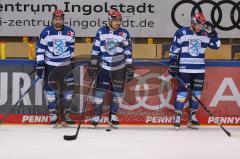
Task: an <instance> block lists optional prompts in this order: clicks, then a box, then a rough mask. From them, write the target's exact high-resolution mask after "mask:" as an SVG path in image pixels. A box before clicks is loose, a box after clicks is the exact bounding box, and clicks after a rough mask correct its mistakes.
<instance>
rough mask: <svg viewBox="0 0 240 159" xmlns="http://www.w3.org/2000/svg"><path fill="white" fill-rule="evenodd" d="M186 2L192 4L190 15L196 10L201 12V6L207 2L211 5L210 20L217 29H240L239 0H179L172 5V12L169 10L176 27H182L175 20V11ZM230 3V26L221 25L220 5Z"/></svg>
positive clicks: (221, 11)
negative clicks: (237, 0) (196, 0)
mask: <svg viewBox="0 0 240 159" xmlns="http://www.w3.org/2000/svg"><path fill="white" fill-rule="evenodd" d="M186 4H190V5H193V7H192V10H191V15H192V14H193V13H195V12H196V11H198V12H202V8H201V6H202V5H203V4H209V5H211V6H212V8H211V14H210V17H211V22H212V23H213V25H214V26H215V27H216V28H218V29H219V30H223V31H229V30H233V29H240V25H239V23H240V16H239V15H240V7H239V5H240V1H239V2H234V1H231V0H221V1H218V2H215V1H212V0H201V1H199V2H195V1H192V0H182V1H179V2H178V3H176V4H175V5H174V7H173V8H172V12H171V18H172V22H173V23H174V25H175V26H176V27H178V28H180V27H182V26H181V25H180V24H179V23H178V21H177V20H176V18H175V17H176V16H175V14H176V11H177V9H178V8H179V7H180V6H182V5H186ZM226 4H228V5H231V6H232V7H231V11H230V20H231V22H232V24H231V25H230V26H222V25H221V22H222V19H223V10H222V7H223V6H224V5H226ZM235 12H237V15H238V16H237V18H236V17H234V15H235V14H236V13H235Z"/></svg>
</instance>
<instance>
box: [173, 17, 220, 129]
mask: <svg viewBox="0 0 240 159" xmlns="http://www.w3.org/2000/svg"><path fill="white" fill-rule="evenodd" d="M220 45H221V42H220V40H219V38H218V36H217V32H216V31H215V29H214V27H213V25H212V24H211V23H210V22H207V21H206V20H205V17H204V15H203V14H202V13H194V14H193V15H192V17H191V26H190V27H182V28H180V29H178V30H177V31H176V33H175V36H174V39H173V42H172V45H171V47H170V62H169V67H170V73H171V74H172V76H173V77H174V76H176V75H178V77H180V78H181V79H182V80H183V81H184V82H185V83H186V85H187V86H188V87H189V88H190V90H191V91H192V92H193V93H194V94H195V95H196V96H197V97H198V98H200V96H201V94H202V90H203V85H204V75H205V60H204V57H205V50H206V48H207V47H209V48H211V49H218V48H219V47H220ZM187 98H188V91H187V90H186V89H185V87H184V86H183V85H181V83H180V82H178V89H177V97H176V100H175V103H174V107H175V121H174V126H175V128H176V129H178V128H179V127H180V122H181V117H182V110H183V107H184V104H185V101H186V99H187ZM198 105H199V103H198V102H197V100H195V99H194V97H192V96H191V95H190V99H189V106H190V107H189V123H188V125H187V126H188V127H190V128H194V129H195V128H198V126H199V121H198V119H197V118H196V113H197V110H198Z"/></svg>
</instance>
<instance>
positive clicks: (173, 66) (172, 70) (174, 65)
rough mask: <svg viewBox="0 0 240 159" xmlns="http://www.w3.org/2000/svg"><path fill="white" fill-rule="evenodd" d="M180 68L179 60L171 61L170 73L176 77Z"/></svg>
mask: <svg viewBox="0 0 240 159" xmlns="http://www.w3.org/2000/svg"><path fill="white" fill-rule="evenodd" d="M178 69H179V66H178V62H177V61H173V62H170V64H169V71H168V72H169V73H170V74H171V75H172V76H173V77H175V76H176V75H177V73H178Z"/></svg>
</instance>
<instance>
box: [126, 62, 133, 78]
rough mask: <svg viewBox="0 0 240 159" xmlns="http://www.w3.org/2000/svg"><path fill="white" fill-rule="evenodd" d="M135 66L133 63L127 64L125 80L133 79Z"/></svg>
mask: <svg viewBox="0 0 240 159" xmlns="http://www.w3.org/2000/svg"><path fill="white" fill-rule="evenodd" d="M134 70H135V68H134V66H133V65H132V64H128V65H126V74H125V81H126V82H129V81H131V80H132V79H133V77H134Z"/></svg>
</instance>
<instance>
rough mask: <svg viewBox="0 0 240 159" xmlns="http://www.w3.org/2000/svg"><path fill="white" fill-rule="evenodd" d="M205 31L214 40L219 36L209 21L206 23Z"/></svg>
mask: <svg viewBox="0 0 240 159" xmlns="http://www.w3.org/2000/svg"><path fill="white" fill-rule="evenodd" d="M204 30H205V32H207V33H208V36H209V37H210V38H213V37H215V36H217V34H218V33H217V32H216V30H215V27H214V26H213V24H212V23H210V22H209V21H206V24H205V26H204Z"/></svg>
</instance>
